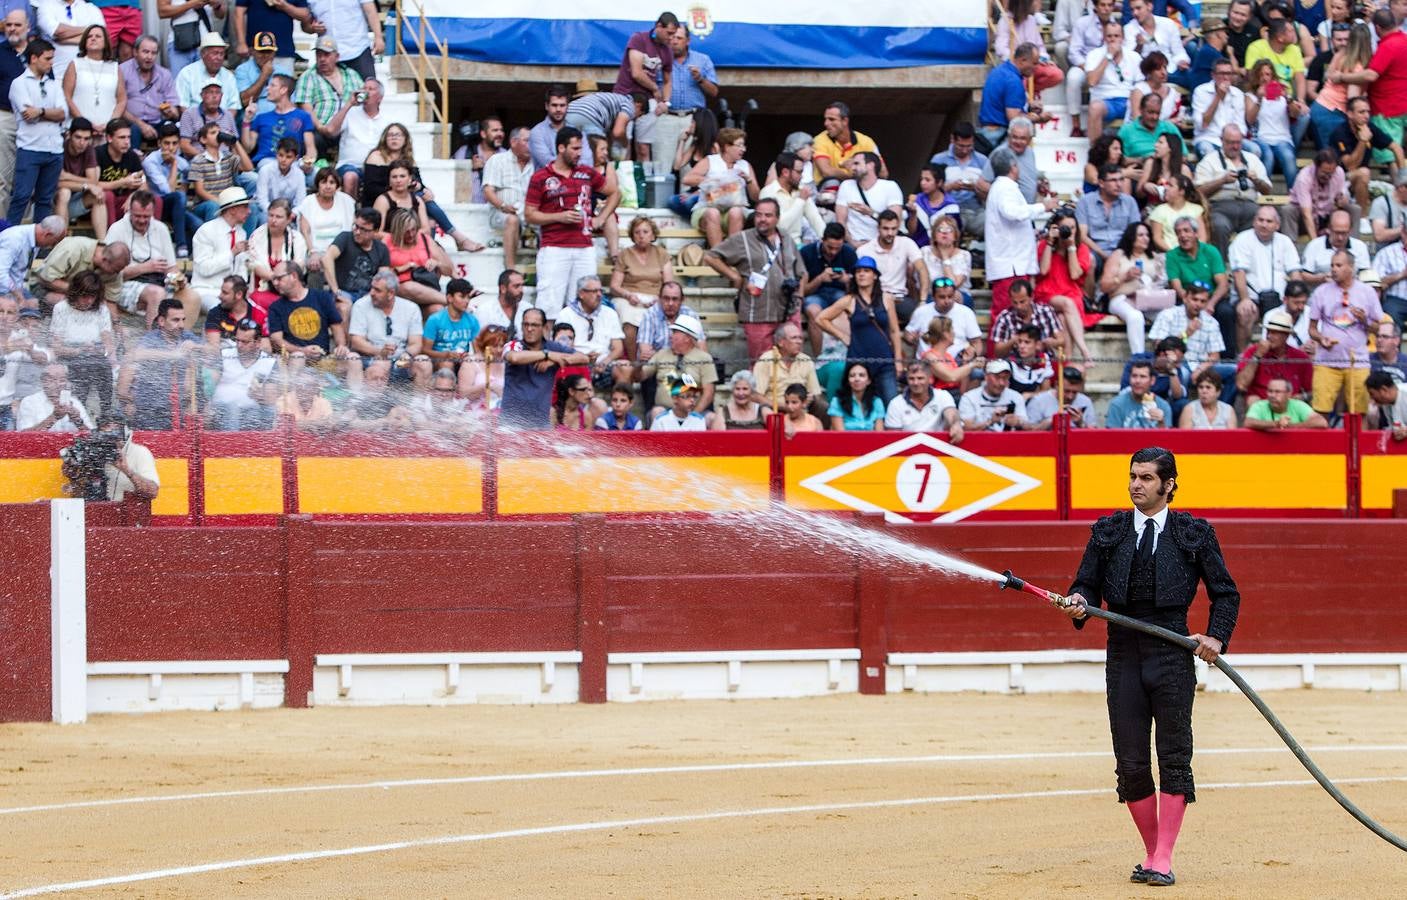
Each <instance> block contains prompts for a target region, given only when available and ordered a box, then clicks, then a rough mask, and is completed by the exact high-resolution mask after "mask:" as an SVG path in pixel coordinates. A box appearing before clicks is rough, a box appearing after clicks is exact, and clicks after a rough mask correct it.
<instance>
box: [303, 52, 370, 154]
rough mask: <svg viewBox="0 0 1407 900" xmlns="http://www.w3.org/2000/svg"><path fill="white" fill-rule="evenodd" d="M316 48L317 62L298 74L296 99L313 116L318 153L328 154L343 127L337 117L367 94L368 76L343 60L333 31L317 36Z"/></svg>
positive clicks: (314, 136) (344, 113) (314, 137)
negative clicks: (346, 64) (365, 85)
mask: <svg viewBox="0 0 1407 900" xmlns="http://www.w3.org/2000/svg"><path fill="white" fill-rule="evenodd" d="M313 51H314V54H315V55H316V57H317V59H316V62H315V64H314V65H313V67H312V68H310V69H308V70H307V71H305V72H304V73H303V74H302V76H301V77H299V79H298V84H297V86H296V87H295V88H294V90H293V102H294V103H296V104H298V107H299V108H300V109H302V110H303V111H304V112H306V113H307V114H308V115H309V116H312V119H313V128H314V129H315V132H314V135H313V139H314V141H315V142H316V144H317V151H318V156H320V157H326V156H327V155H328V153H329V152H330V151H331V149H332V147H333V145H334V143H335V142H336V140H337V136H338V131H339V130H340V129H341V127H342V122H341V121H340V120H337V121H334V118H335V117H336V116H337V114H338V113H339V112H341V113H342V114H343V115H346V111H347V110H348V109H350V108H351V107H353V106H355V105H357V104H358V103H360V102H361V100H362V99H363V98H364V97H365V94H364V93H363V90H362V89H363V86H364V83H365V79H363V78H362V76H361V73H360V72H358V71H357V70H355V69H353V68H351V67H350V66H344V65H342V64H341V62H340V61H339V60H340V56H339V54H338V51H337V42H336V41H335V40H333V39H332V37H331V36H330V35H326V34H324V35H323V36H322V37H320V38H318V39H317V42H316V43H315V44H313Z"/></svg>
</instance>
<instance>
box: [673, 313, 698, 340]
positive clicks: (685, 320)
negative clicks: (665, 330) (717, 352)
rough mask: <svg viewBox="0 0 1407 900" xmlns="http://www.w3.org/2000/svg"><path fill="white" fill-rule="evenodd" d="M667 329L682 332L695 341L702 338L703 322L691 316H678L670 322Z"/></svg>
mask: <svg viewBox="0 0 1407 900" xmlns="http://www.w3.org/2000/svg"><path fill="white" fill-rule="evenodd" d="M669 330H670V331H679V332H683V333H684V334H687V335H688V336H689V337H691V338H693V339H694V340H696V341H701V340H703V323H702V322H700V321H699V320H698V319H696V318H694V317H693V316H686V315H680V316H678V317H677V318H675V320H674V321H673V322H671V323H670V325H669Z"/></svg>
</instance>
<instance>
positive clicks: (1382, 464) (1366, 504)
mask: <svg viewBox="0 0 1407 900" xmlns="http://www.w3.org/2000/svg"><path fill="white" fill-rule="evenodd" d="M1362 466H1363V508H1364V509H1391V508H1392V492H1393V491H1395V490H1397V489H1398V488H1407V456H1365V457H1363V459H1362Z"/></svg>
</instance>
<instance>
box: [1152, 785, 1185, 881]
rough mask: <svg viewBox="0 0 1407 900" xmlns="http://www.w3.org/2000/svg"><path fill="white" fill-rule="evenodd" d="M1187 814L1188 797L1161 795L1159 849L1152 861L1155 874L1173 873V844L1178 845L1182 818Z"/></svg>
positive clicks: (1159, 798) (1159, 804)
mask: <svg viewBox="0 0 1407 900" xmlns="http://www.w3.org/2000/svg"><path fill="white" fill-rule="evenodd" d="M1186 812H1187V798H1186V797H1184V796H1182V795H1181V794H1160V795H1159V797H1158V847H1157V850H1156V851H1155V852H1154V854H1153V861H1152V867H1153V870H1154V871H1155V872H1171V871H1172V855H1173V844H1176V843H1177V833H1178V831H1179V830H1180V829H1181V828H1182V816H1183V814H1184V813H1186ZM1144 868H1147V866H1145V867H1144Z"/></svg>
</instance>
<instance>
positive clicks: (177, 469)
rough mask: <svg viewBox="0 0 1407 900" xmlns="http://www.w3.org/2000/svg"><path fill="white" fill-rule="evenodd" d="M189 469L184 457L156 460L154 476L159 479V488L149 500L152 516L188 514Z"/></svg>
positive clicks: (189, 495) (189, 498)
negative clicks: (152, 498) (154, 497)
mask: <svg viewBox="0 0 1407 900" xmlns="http://www.w3.org/2000/svg"><path fill="white" fill-rule="evenodd" d="M190 475H191V470H190V463H189V462H188V461H186V460H184V459H162V458H160V457H157V460H156V477H157V478H159V479H161V490H160V491H159V492H158V493H157V495H156V499H155V500H153V501H152V502H151V514H152V515H154V516H188V515H190V511H191V491H190V483H191V478H190Z"/></svg>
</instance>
